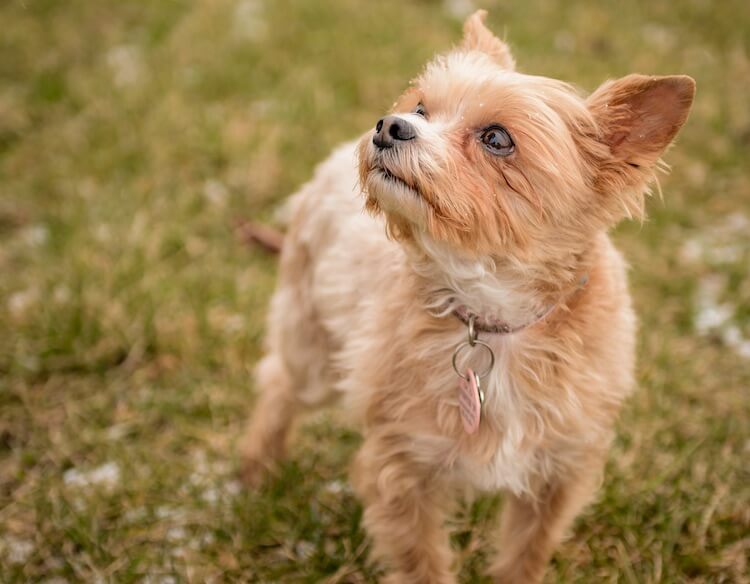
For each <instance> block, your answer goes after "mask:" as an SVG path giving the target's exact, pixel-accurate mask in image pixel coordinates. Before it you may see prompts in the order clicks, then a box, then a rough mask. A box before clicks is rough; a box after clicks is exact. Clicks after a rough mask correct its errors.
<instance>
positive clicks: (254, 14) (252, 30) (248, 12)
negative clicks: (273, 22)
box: [232, 0, 268, 40]
mask: <svg viewBox="0 0 750 584" xmlns="http://www.w3.org/2000/svg"><path fill="white" fill-rule="evenodd" d="M232 29H233V32H234V34H235V36H237V37H238V38H240V39H248V40H258V39H260V38H261V37H263V36H264V35H265V34H266V32H267V31H268V24H267V22H266V19H265V16H264V15H263V5H262V3H261V2H259V1H258V0H241V1H240V2H238V3H237V7H236V8H235V9H234V24H233V26H232Z"/></svg>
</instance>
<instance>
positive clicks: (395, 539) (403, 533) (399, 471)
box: [352, 430, 455, 584]
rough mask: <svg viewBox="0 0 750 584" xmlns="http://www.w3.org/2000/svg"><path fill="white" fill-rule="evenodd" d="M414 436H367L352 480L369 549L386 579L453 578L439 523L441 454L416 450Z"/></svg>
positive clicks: (393, 583)
mask: <svg viewBox="0 0 750 584" xmlns="http://www.w3.org/2000/svg"><path fill="white" fill-rule="evenodd" d="M414 449H415V438H414V436H411V435H406V434H405V433H399V432H394V431H388V430H381V431H376V432H372V433H371V434H370V435H368V436H366V437H365V442H364V444H363V445H362V448H361V449H360V451H359V453H358V455H357V458H356V461H355V464H354V470H353V477H352V482H353V484H354V487H355V489H356V490H357V492H358V493H359V495H360V497H361V498H362V500H363V503H364V506H365V512H364V524H365V528H366V529H367V532H368V533H369V535H370V536H371V538H372V540H373V554H374V556H375V557H376V558H377V559H378V560H381V561H382V562H383V564H384V565H385V566H386V568H387V570H388V574H387V576H386V577H385V578H384V579H383V580H382V582H387V583H389V584H420V583H423V584H428V583H429V584H452V583H454V582H455V576H454V573H453V571H452V569H451V564H452V553H451V548H450V541H449V538H448V533H447V531H446V530H445V529H444V527H443V522H444V519H445V513H446V510H447V509H446V507H447V504H448V502H449V501H450V499H451V498H450V493H448V492H447V491H448V489H447V485H446V481H445V479H444V476H443V473H441V472H440V470H439V463H440V460H437V459H436V460H435V464H434V466H433V465H430V464H428V463H425V458H429V457H419V462H417V457H416V456H415V454H416V453H415V450H414Z"/></svg>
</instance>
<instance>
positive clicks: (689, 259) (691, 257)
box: [680, 238, 703, 264]
mask: <svg viewBox="0 0 750 584" xmlns="http://www.w3.org/2000/svg"><path fill="white" fill-rule="evenodd" d="M680 257H681V258H682V261H684V262H685V263H688V264H694V263H696V262H698V261H700V259H701V258H702V257H703V243H702V242H701V240H700V239H696V238H691V239H687V240H685V242H684V243H683V244H682V247H681V248H680Z"/></svg>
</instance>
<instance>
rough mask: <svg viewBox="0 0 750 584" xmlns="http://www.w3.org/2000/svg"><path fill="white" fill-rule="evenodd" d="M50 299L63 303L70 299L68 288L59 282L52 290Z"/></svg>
mask: <svg viewBox="0 0 750 584" xmlns="http://www.w3.org/2000/svg"><path fill="white" fill-rule="evenodd" d="M52 300H54V301H55V303H57V304H65V303H67V302H68V301H69V300H70V288H68V287H67V286H64V285H63V284H60V285H59V286H55V289H54V290H53V291H52Z"/></svg>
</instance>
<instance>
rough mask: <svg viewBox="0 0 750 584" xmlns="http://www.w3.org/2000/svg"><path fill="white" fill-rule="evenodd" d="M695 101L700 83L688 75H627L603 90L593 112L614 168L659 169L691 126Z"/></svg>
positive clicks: (596, 96) (594, 98)
mask: <svg viewBox="0 0 750 584" xmlns="http://www.w3.org/2000/svg"><path fill="white" fill-rule="evenodd" d="M694 96H695V81H694V80H693V79H692V78H691V77H688V76H687V75H671V76H668V77H650V76H647V75H628V76H627V77H623V78H622V79H617V80H616V81H608V82H607V83H604V84H603V85H602V86H601V87H599V89H597V90H596V91H595V92H594V93H593V94H592V95H591V96H590V97H589V99H588V107H589V110H590V111H591V113H592V114H593V115H594V118H595V119H596V122H597V125H598V127H599V133H600V134H599V139H600V141H602V142H603V143H604V145H605V146H608V147H609V151H610V160H609V162H610V164H611V163H615V164H617V163H621V164H627V165H629V166H630V167H631V168H633V167H634V168H643V169H644V170H647V169H648V168H650V167H652V166H653V165H654V164H656V162H657V161H658V160H659V157H660V156H661V155H662V153H663V152H664V150H665V149H666V148H667V146H669V145H670V144H671V142H672V140H673V139H674V137H675V136H676V135H677V132H678V131H679V129H680V128H681V127H682V125H683V124H684V123H685V120H687V117H688V113H689V112H690V106H691V105H692V103H693V97H694Z"/></svg>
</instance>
